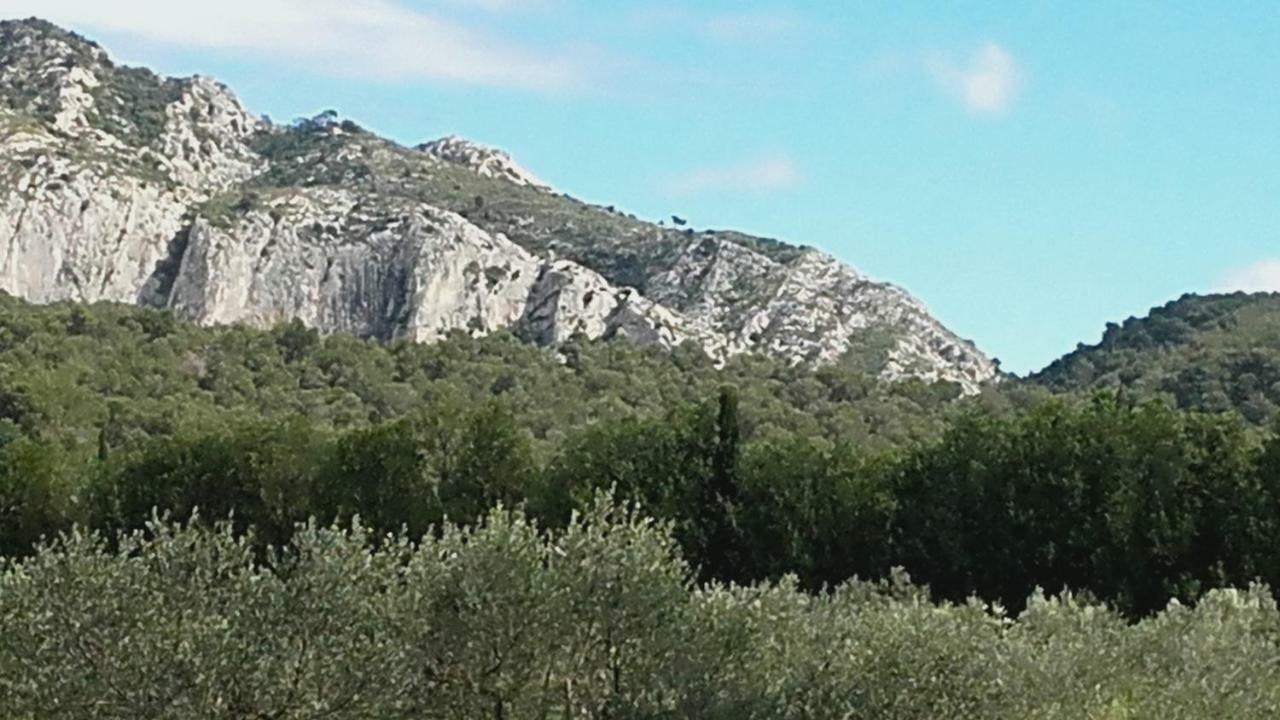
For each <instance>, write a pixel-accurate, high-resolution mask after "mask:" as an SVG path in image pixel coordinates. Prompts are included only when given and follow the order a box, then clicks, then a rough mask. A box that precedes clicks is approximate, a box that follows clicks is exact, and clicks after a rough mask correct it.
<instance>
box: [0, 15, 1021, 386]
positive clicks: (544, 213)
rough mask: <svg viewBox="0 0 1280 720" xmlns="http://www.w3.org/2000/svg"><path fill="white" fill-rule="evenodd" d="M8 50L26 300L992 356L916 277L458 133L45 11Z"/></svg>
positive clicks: (949, 364)
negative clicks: (420, 135)
mask: <svg viewBox="0 0 1280 720" xmlns="http://www.w3.org/2000/svg"><path fill="white" fill-rule="evenodd" d="M0 61H3V62H0V290H4V291H6V292H9V293H11V294H14V295H18V296H21V297H24V298H27V299H30V300H34V301H37V302H51V301H58V300H74V301H86V302H92V301H99V300H109V301H118V302H131V303H147V304H153V305H160V306H165V307H169V308H172V309H173V310H174V311H175V312H177V313H179V314H181V315H183V316H186V317H189V318H192V319H195V320H197V321H200V322H205V323H232V322H246V323H252V324H255V325H268V324H273V323H277V322H281V321H284V320H288V319H291V318H298V319H301V320H302V321H303V322H305V323H307V324H308V325H311V326H313V327H316V328H318V329H320V330H323V331H326V332H350V333H354V334H356V335H360V336H363V337H373V338H380V339H392V338H407V339H411V340H416V341H423V342H431V341H435V340H438V339H440V338H442V337H443V336H445V335H446V334H448V333H450V332H456V331H463V332H470V333H475V334H483V333H487V332H492V331H495V330H499V329H511V330H513V331H515V332H517V333H518V334H520V335H521V336H523V337H525V338H528V339H529V340H531V341H534V342H537V343H540V344H544V345H549V346H555V345H558V344H560V343H563V342H565V341H567V340H569V339H570V338H573V337H575V336H583V337H588V338H624V339H626V340H629V341H631V342H637V343H643V344H658V345H662V346H664V347H674V346H676V345H679V344H681V343H686V342H688V343H694V344H696V345H698V346H699V347H701V348H702V349H703V350H705V351H706V353H707V354H708V355H710V356H711V357H712V358H714V359H716V360H725V359H726V358H728V357H730V356H733V355H736V354H740V353H746V352H762V353H768V354H771V355H774V356H778V357H783V358H787V359H791V360H794V361H796V362H802V361H808V362H815V363H834V362H842V361H845V360H847V359H849V358H850V357H852V356H857V357H858V358H859V361H860V362H864V363H865V364H867V365H868V366H869V367H870V368H871V369H873V370H874V371H875V372H878V373H880V374H881V375H882V376H883V377H885V378H889V379H897V378H903V377H919V378H923V379H926V380H948V381H952V382H957V383H959V384H961V385H962V386H963V387H964V388H965V390H967V391H973V390H976V389H977V388H978V387H979V385H980V384H981V383H983V382H985V381H988V380H990V379H992V378H993V377H995V375H996V370H995V367H994V365H993V364H992V363H991V362H990V361H989V360H988V359H987V358H986V357H984V356H983V355H982V354H981V353H980V352H978V351H977V350H976V349H975V348H974V347H973V346H972V344H970V343H968V342H966V341H963V340H961V339H959V338H957V337H956V336H955V335H954V334H952V333H951V332H950V331H948V330H947V329H946V328H944V327H943V326H942V325H941V324H939V323H938V322H937V321H936V320H935V319H934V318H933V317H932V316H930V315H929V313H928V312H927V310H926V309H925V308H924V307H923V306H922V305H921V304H920V303H919V302H918V301H916V300H915V299H914V298H912V297H911V296H910V295H908V294H907V293H906V292H905V291H903V290H902V289H900V288H897V287H895V286H892V285H888V284H884V283H878V282H875V281H872V280H871V279H869V278H867V277H865V276H863V275H862V274H860V273H858V272H857V271H856V270H854V269H853V268H851V267H849V266H847V265H844V264H842V263H840V262H838V261H837V260H836V259H834V258H832V257H831V256H829V255H826V254H824V253H821V252H819V251H817V250H813V249H806V248H796V247H792V246H788V245H784V244H781V243H776V242H772V241H766V240H761V239H759V238H751V237H748V236H743V235H737V234H732V233H727V234H711V233H703V234H697V233H694V231H692V230H691V229H687V228H686V229H683V230H674V229H669V228H661V227H658V226H656V225H653V224H649V223H644V222H641V221H639V220H636V219H635V218H633V217H631V216H627V215H624V214H622V213H618V212H616V211H613V210H612V209H604V208H597V207H593V206H590V205H585V204H583V203H580V202H577V201H575V200H572V199H570V198H567V197H565V196H562V195H557V194H555V193H554V192H551V191H550V187H549V186H548V185H547V184H546V183H544V182H542V181H540V180H538V179H537V178H536V177H534V176H533V175H532V174H530V173H529V172H528V171H526V170H524V169H523V168H521V167H520V166H519V165H518V164H516V163H515V162H514V161H513V160H512V159H511V158H510V156H508V155H507V154H506V153H503V152H501V151H499V150H494V149H491V148H485V147H482V146H479V145H475V144H473V143H469V142H467V141H465V140H461V139H459V138H454V137H450V138H445V139H442V140H438V141H436V142H433V143H428V144H426V145H423V146H420V147H419V148H417V149H410V148H405V147H401V146H399V145H396V144H395V143H392V142H390V141H387V140H385V139H382V138H379V137H377V136H375V135H373V134H371V133H368V132H367V131H364V130H363V129H361V128H359V127H358V126H356V125H354V124H353V123H350V122H340V121H338V120H337V119H336V118H335V117H333V116H332V115H324V116H321V117H318V118H316V119H314V120H311V121H301V122H298V123H295V124H293V125H290V126H286V127H282V126H277V125H273V124H270V123H269V122H267V121H265V120H263V119H260V118H257V117H255V116H254V115H252V114H251V113H250V112H249V111H248V110H246V109H245V108H244V107H243V105H241V103H240V102H239V101H238V100H237V99H236V97H235V96H234V95H233V94H232V93H231V91H230V90H228V89H227V88H226V87H225V86H223V85H221V84H219V83H217V82H215V81H213V80H209V79H207V78H190V79H182V80H175V79H165V78H160V77H157V76H155V75H153V74H151V73H149V72H147V71H145V70H138V69H133V68H122V67H119V66H116V65H114V64H113V63H112V62H111V61H110V59H109V58H108V57H107V56H106V54H105V53H104V52H102V50H101V49H100V48H98V47H97V46H96V45H93V44H92V43H89V42H88V41H85V40H83V39H81V38H79V37H77V36H75V35H72V34H70V33H66V32H64V31H62V30H59V29H57V28H56V27H53V26H51V25H49V24H47V23H42V22H39V21H26V22H6V23H0ZM868 358H870V359H869V360H868Z"/></svg>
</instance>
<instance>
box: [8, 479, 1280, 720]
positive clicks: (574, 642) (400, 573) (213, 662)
mask: <svg viewBox="0 0 1280 720" xmlns="http://www.w3.org/2000/svg"><path fill="white" fill-rule="evenodd" d="M258 547H259V545H257V544H255V543H254V541H253V539H252V538H245V537H237V536H236V535H234V534H233V533H231V532H230V531H229V530H226V529H223V530H217V531H211V530H207V529H196V528H189V527H179V526H175V525H173V524H169V523H165V522H159V521H157V522H153V523H152V524H151V526H150V527H149V528H148V529H147V531H146V532H143V533H137V534H133V535H129V536H126V537H123V538H119V539H118V540H117V541H116V542H113V543H108V542H107V541H105V540H104V539H102V538H99V537H94V536H91V535H87V534H84V533H80V532H74V533H71V534H69V535H67V536H66V537H64V538H62V539H61V540H60V541H59V542H58V543H57V544H55V545H52V546H49V547H46V548H44V549H43V550H42V551H41V552H39V553H38V554H37V555H35V556H34V557H32V558H30V559H28V560H24V561H22V562H17V563H11V564H9V565H8V566H6V567H5V568H4V569H3V572H0V638H3V642H0V701H2V702H3V707H4V708H5V714H4V717H6V718H17V719H19V720H29V719H34V718H41V719H43V718H76V719H79V718H131V719H133V718H156V719H161V718H165V719H167V718H174V719H177V718H183V719H189V718H280V719H286V718H288V719H302V718H362V719H365V718H367V719H369V720H375V719H376V720H388V719H394V718H406V719H407V718H450V719H454V718H495V719H497V718H503V719H506V718H512V719H515V718H530V719H542V718H556V719H567V718H582V719H594V718H602V719H603V718H708V719H716V718H725V719H726V720H727V719H729V718H734V719H737V718H770V719H772V718H796V719H800V718H908V719H910V718H919V719H920V720H926V719H932V718H1010V719H1013V718H1018V719H1019V720H1021V719H1024V718H1033V719H1043V720H1050V719H1052V720H1058V719H1063V720H1065V719H1076V718H1079V719H1080V720H1103V719H1108V720H1110V719H1118V718H1156V717H1158V718H1188V719H1191V718H1197V719H1198V718H1207V717H1231V718H1245V719H1248V718H1269V717H1275V716H1276V715H1277V713H1280V667H1278V666H1280V662H1278V661H1280V648H1278V645H1277V643H1278V641H1280V611H1278V610H1277V607H1276V604H1275V602H1274V600H1273V599H1272V597H1271V594H1270V592H1269V591H1268V590H1267V589H1265V588H1262V587H1252V588H1249V589H1248V590H1243V591H1242V590H1220V591H1215V592H1212V593H1210V594H1208V595H1207V596H1206V597H1205V598H1204V599H1203V600H1202V601H1201V602H1200V603H1199V604H1198V605H1197V606H1196V607H1194V608H1192V607H1185V606H1182V605H1179V604H1177V603H1173V604H1171V605H1170V606H1169V607H1168V608H1167V610H1166V611H1165V612H1163V613H1161V614H1160V615H1158V616H1156V617H1153V618H1151V619H1149V620H1145V621H1142V622H1140V623H1137V624H1130V623H1127V622H1126V621H1124V620H1123V619H1122V618H1121V617H1120V616H1119V615H1117V614H1116V613H1114V612H1112V611H1111V610H1109V609H1107V608H1105V607H1101V606H1098V605H1096V604H1093V603H1090V602H1086V601H1083V600H1081V599H1080V598H1077V597H1074V596H1071V595H1063V596H1060V597H1053V598H1049V597H1044V596H1043V595H1041V594H1036V595H1035V596H1033V597H1032V598H1031V600H1030V602H1029V604H1028V608H1027V610H1026V612H1025V613H1023V614H1022V615H1021V616H1020V617H1018V618H1017V619H1013V618H1009V617H1007V616H1006V615H1005V613H1004V612H1003V611H1002V610H1001V609H1000V608H999V607H992V606H988V605H983V604H981V603H977V602H970V603H967V604H963V605H938V604H935V603H932V602H930V600H929V599H928V593H927V591H925V590H924V589H922V588H920V587H918V586H915V585H913V584H911V582H910V580H909V579H908V578H907V577H906V576H905V575H903V574H901V573H898V574H895V575H894V576H893V577H891V578H890V579H888V580H886V581H882V582H879V583H867V582H860V581H853V582H850V583H846V584H845V585H843V586H841V587H839V588H837V589H835V590H833V591H831V592H828V593H824V594H816V595H815V594H811V593H805V592H802V591H800V590H799V589H798V588H797V586H796V582H795V581H794V579H791V578H788V579H784V580H783V581H781V582H779V583H775V584H768V585H758V586H752V587H726V586H709V587H704V588H696V587H693V586H692V585H691V584H690V582H689V580H688V578H689V577H690V569H689V568H688V567H687V566H686V565H685V564H684V562H683V561H682V560H681V559H680V558H679V557H678V554H677V552H676V549H675V545H674V544H673V542H672V540H671V537H670V533H669V529H668V528H665V527H663V526H660V525H657V524H655V523H654V522H652V521H650V520H648V519H646V518H644V517H643V515H641V514H640V513H638V512H636V511H635V510H634V509H631V508H625V507H619V506H618V505H617V504H616V503H614V502H612V501H609V500H608V499H601V500H599V501H597V502H596V503H595V505H594V506H592V508H591V509H590V511H588V512H586V513H584V514H583V515H582V516H580V517H577V518H575V520H574V521H573V522H572V523H571V524H570V526H569V527H568V528H567V529H566V530H565V531H563V532H558V533H554V534H548V533H545V532H543V531H541V530H539V529H538V528H537V527H535V526H534V525H533V524H532V523H531V522H530V521H529V520H527V519H526V518H525V517H524V516H523V515H521V514H520V513H518V512H512V511H509V510H505V509H501V508H499V509H498V510H495V511H493V512H492V513H491V514H490V515H489V516H488V518H487V520H486V522H484V523H482V524H480V525H478V526H476V527H472V528H466V529H464V528H458V527H451V526H450V527H445V528H443V529H442V530H441V531H440V532H438V533H435V534H432V535H429V536H428V537H427V538H426V539H424V540H423V541H421V542H420V543H417V544H414V543H409V542H407V541H403V540H400V539H397V538H395V537H371V536H370V535H369V533H368V532H367V531H365V530H363V529H362V528H360V527H359V526H358V524H357V525H356V526H355V527H353V528H322V527H316V526H314V525H310V526H305V527H302V528H300V529H299V531H298V532H297V534H296V537H295V540H294V542H293V544H291V545H290V546H289V547H288V548H284V549H281V550H279V551H275V552H271V553H268V554H267V555H266V556H265V557H263V556H261V555H260V551H259V550H258V549H257V548H258Z"/></svg>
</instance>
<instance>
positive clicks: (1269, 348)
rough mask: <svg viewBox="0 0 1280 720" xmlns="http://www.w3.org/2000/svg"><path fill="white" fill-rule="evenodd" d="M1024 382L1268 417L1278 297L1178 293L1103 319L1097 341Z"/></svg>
mask: <svg viewBox="0 0 1280 720" xmlns="http://www.w3.org/2000/svg"><path fill="white" fill-rule="evenodd" d="M1028 381H1029V382H1030V383H1033V384H1035V385H1039V386H1042V387H1045V388H1048V389H1050V390H1052V391H1055V392H1065V391H1082V390H1083V391H1088V390H1098V389H1105V388H1124V389H1125V390H1127V391H1131V392H1134V393H1137V394H1138V395H1141V396H1162V397H1166V398H1168V399H1169V400H1171V401H1172V402H1173V403H1175V404H1176V405H1177V406H1178V407H1180V408H1187V409H1195V410H1206V411H1211V412H1219V411H1227V410H1232V409H1234V410H1238V411H1239V412H1240V413H1241V414H1243V415H1244V416H1245V417H1246V418H1247V419H1248V420H1250V421H1251V422H1254V423H1265V422H1269V421H1271V420H1272V419H1273V418H1274V417H1275V416H1276V414H1277V411H1280V294H1252V295H1250V294H1245V293H1236V294H1233V295H1205V296H1201V295H1185V296H1183V297H1182V298H1180V299H1178V300H1175V301H1173V302H1170V303H1168V304H1167V305H1164V306H1163V307H1158V308H1155V309H1153V310H1152V311H1151V313H1150V314H1149V315H1147V316H1146V317H1143V318H1130V319H1128V320H1126V321H1125V322H1124V323H1123V324H1119V325H1117V324H1114V323H1112V324H1109V325H1108V326H1107V329H1106V332H1105V333H1104V334H1103V337H1102V342H1100V343H1098V344H1097V345H1088V346H1086V345H1081V346H1079V347H1078V348H1077V349H1076V350H1075V352H1072V353H1070V354H1068V355H1066V356H1064V357H1062V358H1061V359H1059V360H1057V361H1055V362H1054V363H1053V364H1052V365H1049V366H1048V367H1047V368H1045V369H1044V370H1042V371H1040V372H1038V373H1036V374H1034V375H1032V376H1031V377H1030V378H1028Z"/></svg>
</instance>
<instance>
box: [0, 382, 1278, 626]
mask: <svg viewBox="0 0 1280 720" xmlns="http://www.w3.org/2000/svg"><path fill="white" fill-rule="evenodd" d="M740 412H741V411H740V408H739V405H738V400H737V394H736V391H734V390H733V389H732V388H724V389H722V390H721V391H720V392H719V393H718V394H717V395H716V396H714V397H712V398H711V399H709V400H708V401H707V402H704V403H700V404H695V405H690V406H687V407H683V408H680V409H678V410H676V411H673V412H671V413H669V414H666V415H664V416H660V417H656V418H650V419H645V418H634V417H632V418H624V419H619V420H601V421H598V422H596V423H594V424H591V425H589V426H586V427H584V428H581V429H578V430H576V431H573V432H571V433H570V434H569V435H568V437H566V438H565V439H564V441H563V443H562V445H561V446H560V448H559V449H558V450H557V451H556V452H555V453H553V454H551V455H550V456H548V457H547V458H545V459H540V458H539V456H538V454H537V453H536V452H534V450H533V444H532V441H531V440H530V438H529V436H528V434H527V433H526V432H525V431H524V430H523V429H522V428H521V427H520V426H519V423H518V422H517V421H516V419H515V417H514V416H513V414H512V412H511V411H510V409H508V408H506V407H505V406H504V404H503V403H502V401H500V400H497V399H494V400H490V401H489V402H487V403H484V404H481V405H478V406H477V405H473V404H468V403H437V404H429V405H425V406H424V407H422V408H421V409H420V411H419V412H417V413H415V414H413V415H411V416H409V417H405V418H401V419H398V420H392V421H387V422H383V423H377V424H373V425H370V426H367V427H361V428H356V429H351V430H347V431H335V430H332V429H329V428H325V427H321V426H317V425H316V424H314V423H310V422H307V421H305V420H304V419H301V418H295V419H293V420H290V421H285V422H280V421H276V420H272V421H260V420H259V421H251V422H246V423H243V424H237V425H232V426H229V427H226V428H224V429H220V430H216V431H211V432H205V433H193V434H179V435H175V436H165V437H159V438H154V439H151V440H149V441H148V442H146V443H143V444H140V445H138V446H135V447H132V448H129V449H112V448H111V445H110V443H109V442H107V441H105V440H104V441H103V442H102V444H101V455H100V457H99V459H98V460H96V461H95V462H94V463H92V464H91V465H90V466H88V467H87V473H88V474H87V475H86V476H85V477H84V478H82V479H81V482H79V483H78V484H75V485H72V486H68V485H67V484H66V483H67V481H66V478H67V477H68V476H67V475H66V473H65V468H64V467H62V466H60V465H59V462H58V459H57V457H56V456H55V453H56V451H51V450H50V449H49V448H48V446H41V445H38V444H36V443H34V442H32V441H30V440H27V439H23V438H20V439H18V440H15V441H12V442H10V443H8V444H6V445H4V446H3V447H0V548H2V549H3V551H4V552H5V553H7V554H11V555H21V554H24V553H26V552H29V551H30V550H31V548H32V547H33V544H34V543H35V542H36V541H37V540H38V539H39V538H40V537H42V536H48V535H50V534H52V533H56V532H59V531H64V530H67V529H69V528H70V527H71V526H72V525H74V524H77V523H78V524H81V525H84V526H86V527H89V528H94V529H101V530H107V531H117V530H130V529H136V528H139V527H141V526H142V525H143V524H144V523H145V522H146V521H147V520H149V519H150V518H151V516H152V512H153V509H155V508H158V509H159V510H161V511H164V512H170V513H172V514H173V517H175V518H176V519H180V520H183V519H186V518H188V517H190V516H191V515H192V514H193V513H194V512H196V510H197V509H198V510H199V513H200V515H201V516H202V517H204V518H206V519H208V520H221V519H231V520H232V521H233V523H234V524H235V526H236V527H237V528H239V529H241V530H247V529H253V530H254V531H255V532H256V533H257V535H258V536H259V537H260V538H261V539H262V540H263V542H265V543H267V544H279V543H285V542H288V541H289V539H290V535H291V533H292V531H293V528H294V527H295V525H296V524H297V523H299V522H305V521H306V520H307V519H309V518H318V519H319V520H320V521H321V522H325V523H327V522H331V521H335V520H336V521H339V522H349V521H352V520H353V519H355V518H357V517H358V518H359V519H360V521H361V522H362V523H364V524H365V525H366V526H368V527H370V528H373V529H374V530H376V531H377V532H379V533H382V532H394V531H401V530H403V531H405V532H406V533H407V534H408V536H409V537H412V538H418V537H422V536H424V535H429V534H431V533H432V532H433V531H434V530H433V529H434V528H439V527H441V526H442V525H443V523H444V522H445V521H446V519H447V520H451V521H454V522H457V523H460V524H463V525H468V524H471V523H474V522H476V521H477V520H478V519H479V518H481V517H483V516H484V514H485V513H487V512H488V511H489V510H490V509H491V508H492V507H494V506H495V505H497V504H503V505H505V506H507V507H522V508H524V509H525V511H526V512H527V513H528V514H529V515H530V516H531V517H533V518H535V519H536V520H537V521H538V522H539V523H541V524H542V525H543V526H545V527H553V528H554V527H564V526H565V524H566V523H567V522H568V521H569V518H570V517H571V516H572V514H573V513H574V512H575V511H580V510H582V509H583V508H584V507H585V506H586V505H587V504H589V503H590V501H591V499H592V498H593V497H595V495H596V494H597V493H598V492H601V491H612V492H614V493H616V494H617V495H618V497H620V498H621V499H624V500H627V501H635V502H638V503H640V505H641V507H643V508H644V509H645V511H646V512H649V513H651V514H653V515H654V516H655V517H657V518H660V519H662V520H665V521H669V522H671V523H672V526H673V532H674V533H675V537H676V538H677V540H678V541H679V543H680V545H681V547H682V548H683V551H684V553H685V555H686V557H687V558H688V559H689V561H690V562H691V563H693V565H694V567H695V568H696V569H697V572H698V573H699V577H700V578H701V579H704V580H710V579H716V580H722V581H735V582H752V581H757V580H767V579H776V578H779V577H781V576H783V575H785V574H795V575H796V576H797V577H798V579H799V582H800V583H801V585H802V586H803V587H805V588H808V589H811V590H818V589H821V588H823V587H827V586H834V585H836V584H838V583H840V582H842V581H844V580H846V579H848V578H850V577H853V576H859V577H863V578H878V577H884V576H885V574H886V573H887V572H888V571H889V569H890V568H892V567H895V566H901V567H904V568H906V569H907V570H908V571H909V572H911V573H912V575H913V576H914V577H917V578H918V579H920V580H921V581H923V582H925V583H927V584H928V585H929V586H930V587H931V588H932V590H933V591H934V593H935V594H936V596H937V597H940V598H945V599H949V600H954V601H961V600H963V599H965V598H967V597H969V596H971V595H976V596H979V597H983V598H986V599H988V600H992V601H999V602H1002V603H1004V604H1005V605H1006V606H1007V607H1010V608H1011V609H1015V610H1016V609H1017V608H1019V607H1020V606H1021V603H1022V602H1023V600H1024V599H1025V598H1026V597H1027V596H1028V595H1029V594H1030V593H1031V592H1032V591H1033V590H1034V589H1035V588H1037V587H1039V588H1043V589H1044V590H1046V591H1048V592H1051V593H1053V592H1058V591H1061V590H1063V589H1071V590H1076V591H1083V592H1089V593H1092V594H1093V595H1094V596H1095V597H1096V598H1098V599H1099V600H1103V601H1106V602H1108V603H1111V604H1113V605H1114V606H1116V607H1117V608H1119V609H1120V610H1122V611H1123V612H1125V613H1127V614H1130V615H1135V616H1140V615H1144V614H1148V613H1151V612H1153V611H1156V610H1159V609H1160V608H1162V607H1163V606H1164V605H1165V603H1166V602H1167V601H1168V600H1169V599H1170V598H1172V597H1176V598H1180V599H1182V600H1184V601H1186V602H1192V601H1194V600H1195V599H1196V598H1198V597H1199V596H1200V595H1201V594H1203V593H1204V592H1206V591H1208V590H1210V589H1212V588H1216V587H1228V586H1237V587H1243V586H1246V585H1248V584H1249V583H1250V582H1252V581H1254V580H1258V579H1261V580H1263V581H1265V582H1268V583H1271V584H1274V585H1277V586H1280V553H1277V552H1276V550H1275V549H1276V548H1277V547H1280V439H1277V438H1276V437H1275V436H1266V437H1263V436H1261V435H1259V434H1258V433H1256V432H1255V431H1253V430H1251V429H1250V428H1249V426H1248V425H1246V424H1245V423H1244V422H1243V421H1241V420H1240V419H1239V418H1236V417H1234V416H1229V415H1206V414H1198V413H1184V412H1179V411H1175V410H1172V409H1169V408H1168V407H1167V406H1165V405H1163V404H1161V403H1157V402H1152V403H1147V404H1140V405H1135V404H1127V403H1124V402H1122V401H1120V400H1117V399H1116V398H1114V397H1110V396H1099V397H1097V398H1095V399H1094V400H1092V401H1090V402H1083V403H1080V402H1069V401H1065V400H1051V401H1046V402H1043V403H1040V404H1037V405H1035V406H1033V407H1032V408H1031V409H1029V410H1026V411H1023V412H1019V413H1013V414H1008V413H1003V414H996V413H991V412H986V411H978V410H975V411H972V412H969V413H966V414H963V415H961V416H959V417H957V418H956V419H955V420H954V421H953V422H952V424H951V425H950V426H949V427H948V428H947V429H946V430H945V432H944V433H943V434H942V435H941V437H940V438H939V439H937V440H934V441H928V442H921V443H917V444H914V445H911V446H906V447H900V448H895V449H890V450H884V451H870V450H867V449H865V448H862V447H860V446H857V445H854V444H849V443H839V442H832V441H827V440H823V439H821V438H806V437H797V436H788V437H783V438H777V437H772V438H759V439H753V440H745V439H744V438H743V437H742V424H741V418H740Z"/></svg>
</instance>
